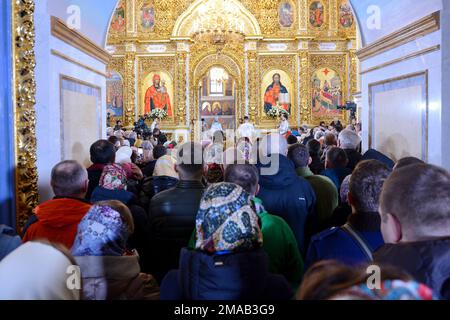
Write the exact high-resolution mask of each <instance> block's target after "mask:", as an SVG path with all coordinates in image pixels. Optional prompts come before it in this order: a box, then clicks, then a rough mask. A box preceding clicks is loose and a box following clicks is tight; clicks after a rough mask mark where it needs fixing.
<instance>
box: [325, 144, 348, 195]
mask: <svg viewBox="0 0 450 320" xmlns="http://www.w3.org/2000/svg"><path fill="white" fill-rule="evenodd" d="M347 165H348V158H347V153H346V152H345V150H342V149H341V148H337V147H333V148H331V149H330V150H328V152H327V155H326V157H325V170H324V171H322V172H321V173H320V174H321V175H323V176H326V177H328V178H330V179H331V181H333V183H334V185H335V186H336V188H337V190H338V191H339V190H341V184H342V181H344V179H345V178H346V177H347V176H348V175H351V174H352V170H351V169H349V168H348V167H347Z"/></svg>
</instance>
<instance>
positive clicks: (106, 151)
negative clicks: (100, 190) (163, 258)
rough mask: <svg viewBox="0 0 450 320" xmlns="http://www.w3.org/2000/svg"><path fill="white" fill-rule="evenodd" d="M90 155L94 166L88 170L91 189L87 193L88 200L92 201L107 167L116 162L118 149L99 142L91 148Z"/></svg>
mask: <svg viewBox="0 0 450 320" xmlns="http://www.w3.org/2000/svg"><path fill="white" fill-rule="evenodd" d="M116 139H117V138H116ZM90 154H91V162H92V163H93V164H92V166H90V167H89V168H88V169H87V172H88V178H89V187H88V191H87V193H86V199H87V200H90V199H91V195H92V192H93V191H94V189H95V188H97V187H98V185H99V182H100V176H101V175H102V173H103V169H104V168H105V166H107V165H108V164H113V163H114V162H115V161H116V149H115V147H114V145H113V144H112V143H110V142H109V141H107V140H98V141H97V142H95V143H94V144H93V145H92V146H91V149H90Z"/></svg>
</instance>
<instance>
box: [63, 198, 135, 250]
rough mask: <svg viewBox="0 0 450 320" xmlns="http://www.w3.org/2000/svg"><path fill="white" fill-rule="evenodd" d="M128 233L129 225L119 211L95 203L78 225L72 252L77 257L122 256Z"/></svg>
mask: <svg viewBox="0 0 450 320" xmlns="http://www.w3.org/2000/svg"><path fill="white" fill-rule="evenodd" d="M128 235H129V231H128V226H127V224H126V223H125V222H124V221H123V220H122V217H121V215H120V214H119V213H118V212H117V211H115V210H113V209H111V208H110V207H107V206H99V205H94V206H93V207H92V208H91V210H89V212H88V213H87V214H86V216H85V217H84V218H83V219H82V220H81V222H80V224H79V225H78V232H77V235H76V237H75V241H74V244H73V246H72V254H73V255H74V256H76V257H80V256H122V255H124V253H125V251H126V243H127V240H128Z"/></svg>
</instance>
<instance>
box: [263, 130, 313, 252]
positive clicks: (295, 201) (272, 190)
mask: <svg viewBox="0 0 450 320" xmlns="http://www.w3.org/2000/svg"><path fill="white" fill-rule="evenodd" d="M287 153H288V144H287V141H286V139H285V138H284V137H283V136H281V135H279V134H270V135H267V136H266V137H264V138H263V139H262V141H261V144H260V150H259V163H258V164H257V167H258V169H259V175H260V179H259V186H260V190H259V193H258V194H257V197H258V198H259V199H261V200H262V201H263V203H264V207H265V208H266V210H267V211H268V212H270V213H271V214H273V215H277V216H280V217H281V218H283V219H284V220H285V221H286V222H287V224H288V225H289V226H290V227H291V229H292V231H293V232H294V235H295V238H296V240H297V244H298V246H299V249H300V252H301V253H302V254H303V255H304V253H305V251H306V248H307V245H306V243H307V241H308V239H305V226H306V225H307V223H309V221H310V220H311V218H312V215H313V214H314V208H315V206H316V195H315V193H314V189H313V188H312V187H311V185H310V184H309V182H308V181H306V180H305V179H304V178H302V177H299V176H298V175H297V172H296V171H295V165H294V163H293V162H292V161H291V160H289V159H288V158H287Z"/></svg>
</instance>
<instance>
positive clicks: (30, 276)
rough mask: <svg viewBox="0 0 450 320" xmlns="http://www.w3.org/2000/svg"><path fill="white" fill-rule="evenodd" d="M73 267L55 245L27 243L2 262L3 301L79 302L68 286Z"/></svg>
mask: <svg viewBox="0 0 450 320" xmlns="http://www.w3.org/2000/svg"><path fill="white" fill-rule="evenodd" d="M72 265H73V264H72V262H70V260H69V259H68V258H67V257H66V256H65V255H64V254H63V253H62V252H61V251H59V250H58V249H56V248H54V247H52V246H51V245H48V244H43V243H39V242H27V243H25V244H23V245H22V246H20V247H19V248H18V249H16V250H15V251H13V252H12V253H11V254H9V255H8V256H7V257H6V258H5V259H3V260H2V261H1V262H0V300H79V299H80V293H79V291H78V290H70V289H69V288H68V286H67V281H68V280H70V279H69V277H70V276H71V274H67V273H66V272H67V271H68V268H69V267H70V266H72ZM69 271H70V270H69Z"/></svg>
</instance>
